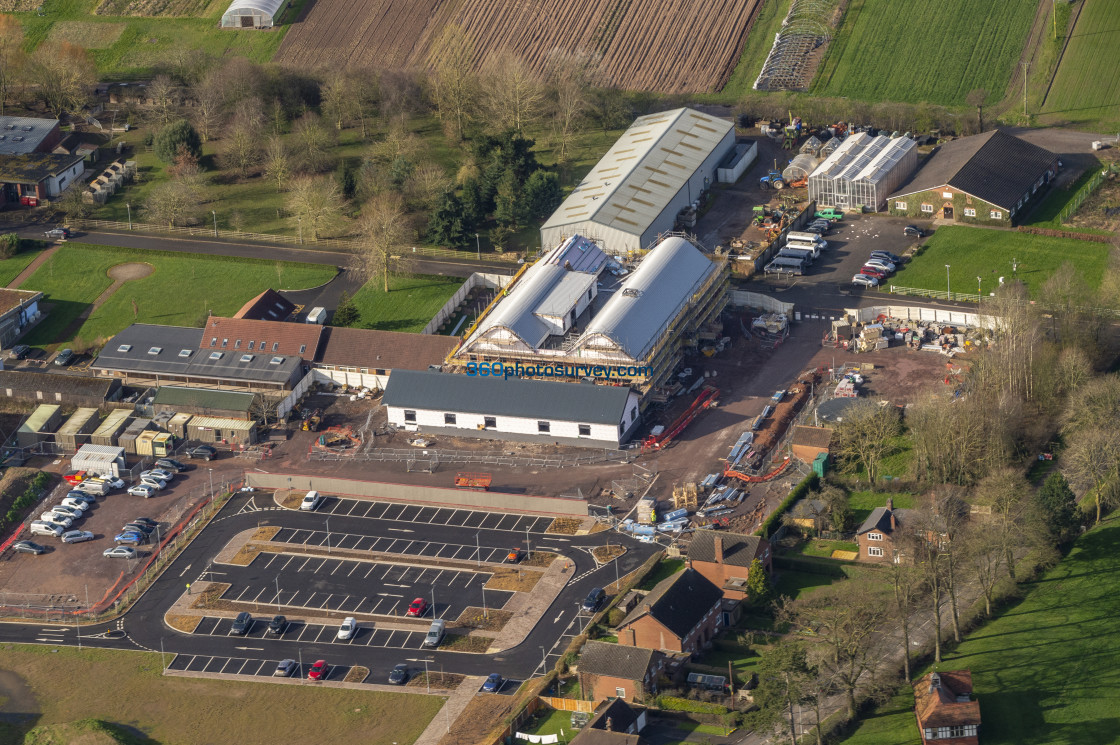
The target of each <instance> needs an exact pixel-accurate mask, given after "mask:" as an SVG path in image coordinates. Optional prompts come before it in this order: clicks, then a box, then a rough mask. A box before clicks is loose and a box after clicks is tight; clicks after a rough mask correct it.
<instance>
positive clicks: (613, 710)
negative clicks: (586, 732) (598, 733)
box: [587, 698, 638, 732]
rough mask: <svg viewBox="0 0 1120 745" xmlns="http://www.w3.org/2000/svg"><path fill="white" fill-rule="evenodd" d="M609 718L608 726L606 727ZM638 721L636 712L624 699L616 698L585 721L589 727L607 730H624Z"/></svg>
mask: <svg viewBox="0 0 1120 745" xmlns="http://www.w3.org/2000/svg"><path fill="white" fill-rule="evenodd" d="M607 720H610V727H609V728H608V727H607ZM637 722H638V712H636V711H634V709H633V708H632V707H631V706H630V705H629V704H628V703H626V702H625V701H623V700H622V699H620V698H616V699H614V700H612V701H610V702H609V703H608V704H607V705H606V706H604V707H603V709H602V711H600V712H599V713H598V714H596V715H595V718H594V719H592V720H591V721H590V722H588V723H587V726H588V727H590V728H591V729H598V730H605V731H608V732H626V730H628V729H630V727H631V726H632V725H636V724H637Z"/></svg>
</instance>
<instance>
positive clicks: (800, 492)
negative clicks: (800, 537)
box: [754, 473, 818, 538]
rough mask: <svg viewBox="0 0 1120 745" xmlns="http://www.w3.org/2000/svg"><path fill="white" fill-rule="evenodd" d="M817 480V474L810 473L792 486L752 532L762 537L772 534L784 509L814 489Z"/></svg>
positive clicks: (780, 519)
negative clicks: (776, 506)
mask: <svg viewBox="0 0 1120 745" xmlns="http://www.w3.org/2000/svg"><path fill="white" fill-rule="evenodd" d="M817 481H818V479H817V474H815V473H811V474H809V475H808V476H806V477H805V478H804V479H802V480H801V483H800V484H798V485H797V486H795V487H793V489H792V490H791V491H790V493H789V495H788V496H787V497H786V498H785V499H783V500H782V503H781V504H780V505H778V509H776V510H774V511H773V512H771V513H770V517H768V518H766V520H764V521H763V523H762V525H760V526H758V530H756V531H755V532H754V534H755V535H760V536H762V537H763V538H769V537H770V536H771V534H773V532H774V531H775V530H776V529H777V527H778V526H779V525H781V523H782V515H784V514H785V512H786V510H788V509H789V508H790V507H792V506H793V503H794V502H796V501H797V500H799V499H801V498H802V497H804V496H805V495H806V494H808V493H809V492H810V491H811V490H813V489H815V488H816V486H817Z"/></svg>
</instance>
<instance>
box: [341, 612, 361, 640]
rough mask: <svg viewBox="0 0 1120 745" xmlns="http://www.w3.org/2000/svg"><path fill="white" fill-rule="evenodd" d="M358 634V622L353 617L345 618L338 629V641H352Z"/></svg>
mask: <svg viewBox="0 0 1120 745" xmlns="http://www.w3.org/2000/svg"><path fill="white" fill-rule="evenodd" d="M357 633H358V621H357V619H355V618H354V617H353V616H347V617H346V618H345V619H343V621H342V625H341V626H339V627H338V640H339V641H346V640H348V639H352V638H353V637H354V635H355V634H357Z"/></svg>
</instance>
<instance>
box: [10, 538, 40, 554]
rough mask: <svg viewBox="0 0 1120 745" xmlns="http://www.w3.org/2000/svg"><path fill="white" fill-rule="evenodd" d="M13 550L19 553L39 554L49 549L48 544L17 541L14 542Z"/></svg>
mask: <svg viewBox="0 0 1120 745" xmlns="http://www.w3.org/2000/svg"><path fill="white" fill-rule="evenodd" d="M12 550H13V551H15V552H16V553H17V554H35V555H36V556H38V555H39V554H41V553H43V552H44V551H46V550H47V547H46V546H41V545H39V544H38V543H35V542H34V541H16V542H15V543H13V544H12Z"/></svg>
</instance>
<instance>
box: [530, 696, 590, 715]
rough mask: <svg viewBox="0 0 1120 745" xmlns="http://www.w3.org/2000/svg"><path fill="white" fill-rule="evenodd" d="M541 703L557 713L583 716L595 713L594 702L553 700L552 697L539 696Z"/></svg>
mask: <svg viewBox="0 0 1120 745" xmlns="http://www.w3.org/2000/svg"><path fill="white" fill-rule="evenodd" d="M540 699H541V703H543V704H547V705H549V706H551V707H552V708H553V709H556V710H557V711H579V712H583V713H585V714H594V713H595V702H594V701H584V700H583V699H579V698H553V697H552V696H541V697H540Z"/></svg>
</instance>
